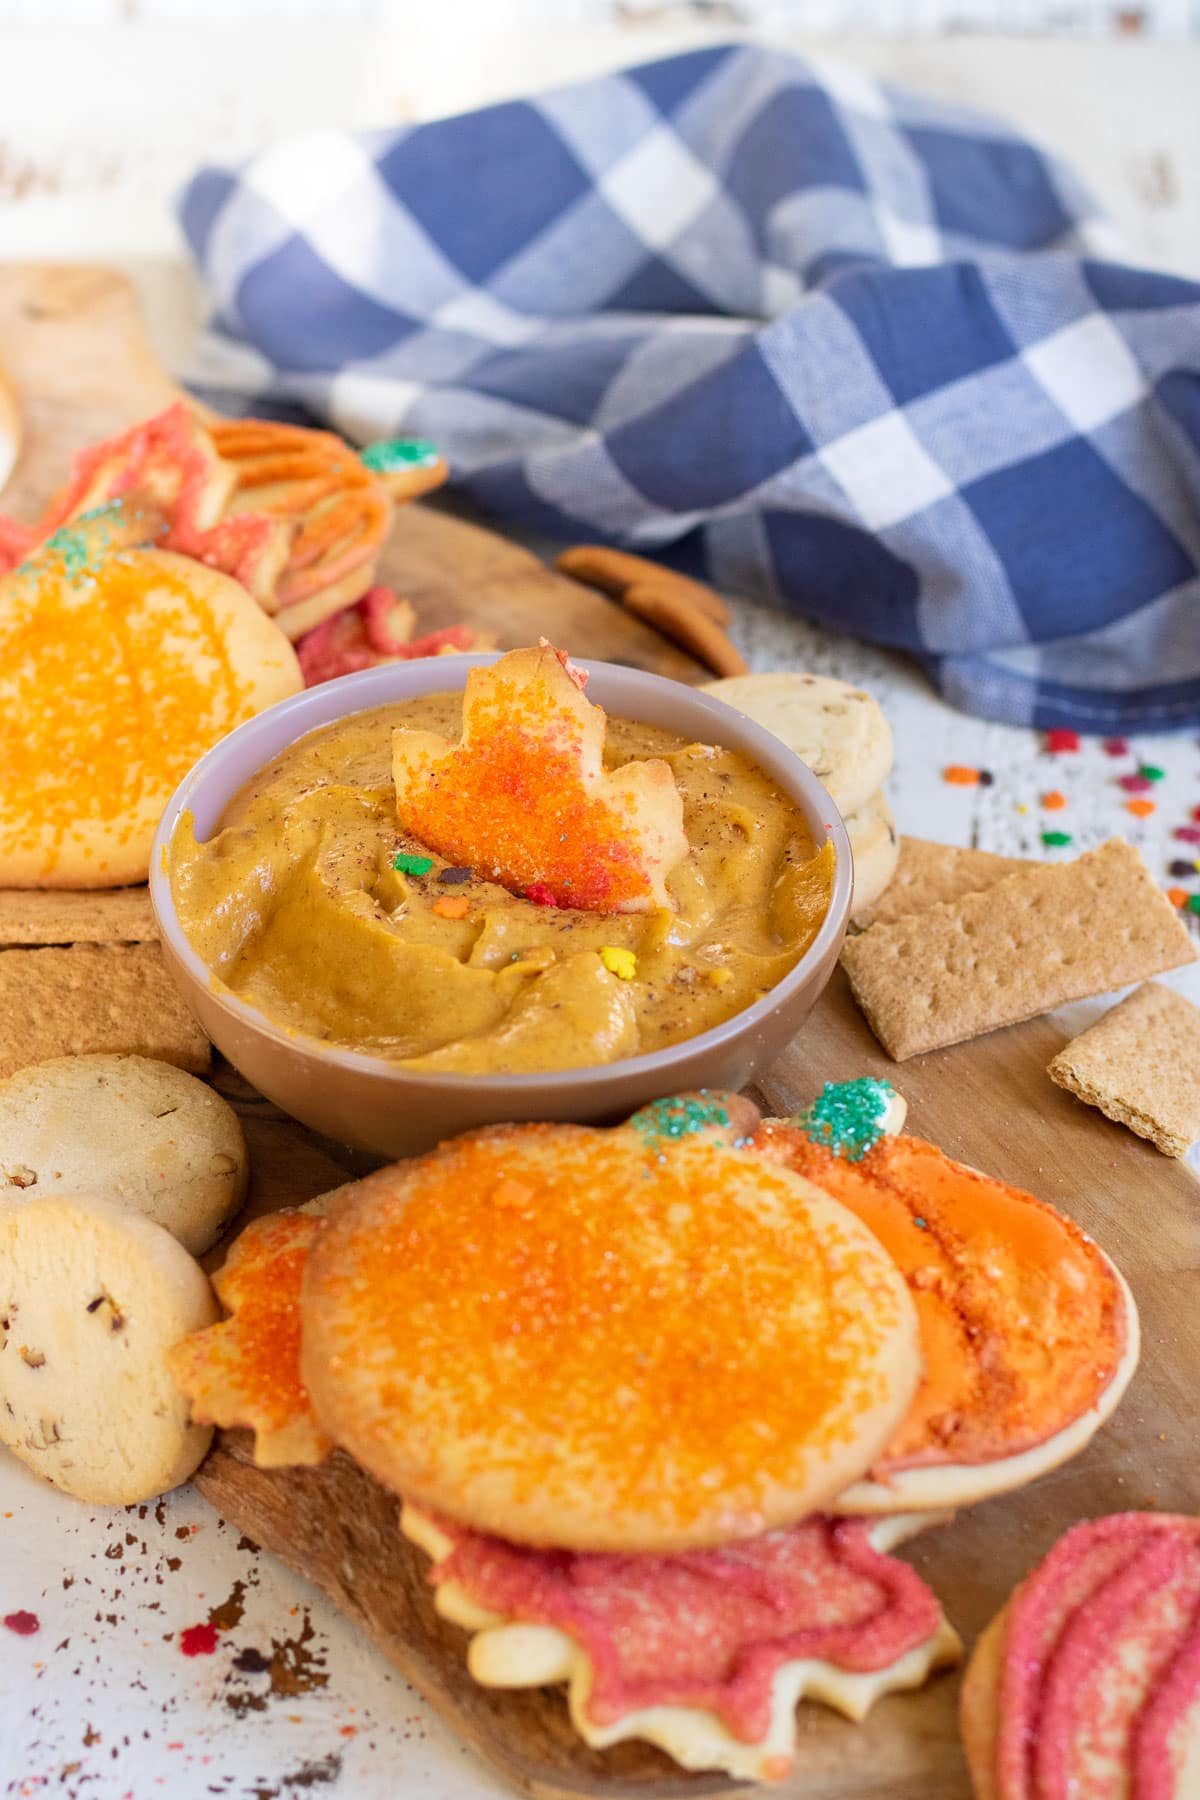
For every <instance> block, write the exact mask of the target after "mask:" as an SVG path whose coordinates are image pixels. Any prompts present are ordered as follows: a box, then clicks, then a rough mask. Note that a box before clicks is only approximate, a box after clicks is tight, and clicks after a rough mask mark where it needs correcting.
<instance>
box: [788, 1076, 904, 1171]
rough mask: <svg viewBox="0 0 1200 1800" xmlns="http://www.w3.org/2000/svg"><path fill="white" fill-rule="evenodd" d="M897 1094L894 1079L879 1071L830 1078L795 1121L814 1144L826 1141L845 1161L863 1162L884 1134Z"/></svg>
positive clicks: (828, 1146) (836, 1154) (827, 1145)
mask: <svg viewBox="0 0 1200 1800" xmlns="http://www.w3.org/2000/svg"><path fill="white" fill-rule="evenodd" d="M895 1098H896V1090H895V1088H894V1087H893V1086H892V1084H891V1082H890V1081H884V1080H882V1079H881V1078H880V1077H879V1076H876V1075H864V1076H861V1077H860V1078H859V1080H857V1081H827V1082H826V1083H825V1086H824V1087H823V1088H822V1089H821V1092H820V1093H819V1095H818V1096H817V1098H816V1099H815V1100H814V1101H813V1103H812V1105H811V1106H810V1107H809V1108H808V1109H807V1111H805V1112H802V1113H800V1114H799V1115H798V1116H797V1118H796V1124H797V1125H798V1126H799V1127H800V1129H801V1131H803V1132H804V1133H805V1134H806V1136H808V1137H810V1138H811V1139H812V1141H813V1143H814V1144H824V1145H825V1147H826V1149H827V1150H832V1151H833V1154H834V1155H835V1156H840V1157H842V1158H844V1160H845V1161H846V1162H861V1161H862V1159H863V1157H864V1156H865V1155H866V1154H867V1151H868V1150H870V1149H872V1148H873V1147H874V1145H876V1144H877V1143H878V1142H879V1140H880V1138H881V1137H882V1136H883V1128H884V1126H885V1124H886V1123H887V1116H888V1113H889V1111H890V1110H891V1105H892V1102H893V1100H894V1099H895Z"/></svg>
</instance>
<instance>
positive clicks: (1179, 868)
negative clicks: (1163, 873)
mask: <svg viewBox="0 0 1200 1800" xmlns="http://www.w3.org/2000/svg"><path fill="white" fill-rule="evenodd" d="M1197 869H1200V862H1197V861H1195V860H1194V859H1193V860H1192V861H1190V862H1185V861H1184V859H1183V858H1182V857H1181V856H1177V857H1175V858H1174V860H1173V861H1172V862H1169V863H1168V864H1167V874H1168V875H1191V874H1193V873H1194V872H1195V870H1197Z"/></svg>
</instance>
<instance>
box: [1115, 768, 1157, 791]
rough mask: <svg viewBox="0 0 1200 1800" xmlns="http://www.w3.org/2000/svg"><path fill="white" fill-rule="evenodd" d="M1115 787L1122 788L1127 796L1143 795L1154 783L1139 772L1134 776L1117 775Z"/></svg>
mask: <svg viewBox="0 0 1200 1800" xmlns="http://www.w3.org/2000/svg"><path fill="white" fill-rule="evenodd" d="M1117 786H1118V787H1122V788H1124V789H1125V792H1126V793H1127V794H1144V793H1145V792H1146V789H1147V788H1151V787H1153V786H1154V783H1153V782H1152V781H1151V780H1150V778H1149V776H1148V775H1143V774H1142V773H1141V771H1140V770H1139V771H1138V773H1137V774H1136V775H1118V776H1117Z"/></svg>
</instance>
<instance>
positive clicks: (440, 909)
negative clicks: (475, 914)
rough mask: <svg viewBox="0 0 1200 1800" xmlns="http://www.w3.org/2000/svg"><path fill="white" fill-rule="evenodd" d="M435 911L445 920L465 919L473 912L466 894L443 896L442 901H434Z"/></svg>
mask: <svg viewBox="0 0 1200 1800" xmlns="http://www.w3.org/2000/svg"><path fill="white" fill-rule="evenodd" d="M433 910H434V912H435V913H437V914H438V915H439V916H440V917H441V918H443V919H465V918H466V916H467V914H468V912H470V910H471V902H470V901H469V900H468V899H467V897H466V895H465V894H459V895H457V896H452V895H450V894H443V895H442V897H441V899H440V900H435V901H434V903H433Z"/></svg>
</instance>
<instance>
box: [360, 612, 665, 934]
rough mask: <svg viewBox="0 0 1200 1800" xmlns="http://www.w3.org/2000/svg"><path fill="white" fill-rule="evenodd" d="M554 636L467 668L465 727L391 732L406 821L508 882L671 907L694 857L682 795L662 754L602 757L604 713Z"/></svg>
mask: <svg viewBox="0 0 1200 1800" xmlns="http://www.w3.org/2000/svg"><path fill="white" fill-rule="evenodd" d="M585 679H586V678H585V676H584V675H583V674H582V672H581V671H579V670H577V669H575V668H574V667H573V666H572V665H571V664H570V663H569V662H568V660H567V658H566V657H565V656H564V655H563V654H562V652H561V651H558V650H555V649H554V648H553V646H552V645H550V644H546V643H543V644H542V646H541V647H540V648H538V649H529V650H510V651H509V653H508V655H507V656H502V657H501V658H500V660H499V662H497V663H493V664H492V665H491V666H490V667H488V668H482V669H472V671H471V673H470V674H469V675H468V676H467V684H466V690H465V692H464V695H463V710H462V737H461V739H460V740H459V742H458V743H456V744H455V743H451V741H450V740H449V739H448V738H445V737H442V736H440V735H439V733H437V732H434V731H407V730H397V731H393V733H392V772H393V776H394V779H395V783H396V814H397V817H398V819H399V821H400V826H401V829H402V830H403V831H406V832H408V833H409V834H410V835H411V837H412V838H413V839H414V840H415V842H416V843H417V844H418V845H420V846H423V847H424V848H425V849H427V850H435V851H437V852H438V854H439V855H441V856H445V857H447V858H448V859H449V860H450V861H451V862H454V863H463V864H468V865H470V866H471V867H472V868H475V869H480V870H485V871H486V872H487V873H488V874H489V875H490V876H491V878H492V880H494V881H498V882H500V883H501V884H502V886H504V887H507V888H509V889H510V890H512V891H516V892H521V893H529V892H531V891H533V892H534V893H535V897H536V896H537V895H540V896H541V897H543V898H545V897H549V898H550V899H551V900H552V901H553V903H554V904H555V905H558V906H571V907H579V908H582V909H584V910H590V911H594V912H606V913H616V912H652V911H654V910H655V909H656V908H658V907H669V906H670V905H671V899H670V895H669V894H668V892H667V888H666V879H667V876H668V875H669V874H670V873H671V870H672V869H673V868H674V867H675V866H676V864H677V863H679V862H682V860H683V858H684V857H685V856H686V855H687V850H688V841H687V835H686V833H685V831H684V828H683V799H682V796H681V795H680V792H679V789H678V787H677V786H676V784H675V776H674V773H673V772H672V769H671V766H670V764H669V763H667V762H664V761H663V759H662V758H661V757H653V758H648V759H646V760H644V761H638V762H628V763H625V764H623V765H622V767H620V768H618V769H612V770H608V769H606V768H605V767H604V739H605V733H606V731H607V728H608V721H607V719H606V718H605V715H604V713H603V711H602V709H601V708H600V707H598V706H593V705H592V704H591V702H590V701H589V700H588V699H587V698H586V697H585V695H584V693H583V687H584V682H585Z"/></svg>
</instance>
